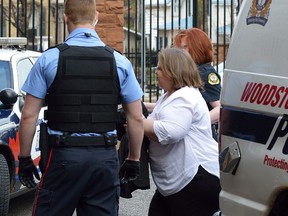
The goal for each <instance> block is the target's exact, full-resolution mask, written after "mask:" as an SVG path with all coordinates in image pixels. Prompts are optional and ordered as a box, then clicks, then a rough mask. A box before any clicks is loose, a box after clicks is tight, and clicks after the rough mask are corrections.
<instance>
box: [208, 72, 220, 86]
mask: <svg viewBox="0 0 288 216" xmlns="http://www.w3.org/2000/svg"><path fill="white" fill-rule="evenodd" d="M208 83H209V84H210V85H217V84H219V83H220V79H219V78H218V76H217V74H215V73H210V74H209V75H208Z"/></svg>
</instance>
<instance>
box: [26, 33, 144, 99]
mask: <svg viewBox="0 0 288 216" xmlns="http://www.w3.org/2000/svg"><path fill="white" fill-rule="evenodd" d="M85 34H86V35H85ZM65 43H67V44H68V45H71V46H87V47H88V46H90V47H92V46H105V44H104V43H103V42H102V41H101V40H100V38H99V36H98V35H97V33H96V32H95V31H94V30H93V29H87V28H78V29H75V30H74V31H72V32H71V33H70V35H69V36H68V38H67V39H66V41H65ZM114 57H115V60H116V66H117V72H118V77H119V82H120V88H121V91H120V95H121V100H122V103H123V104H128V103H131V102H133V101H136V100H138V99H141V97H142V96H143V91H142V89H141V87H140V85H139V83H138V81H137V79H136V77H135V73H134V70H133V67H132V65H131V62H130V61H129V60H128V59H127V58H126V57H125V56H123V55H121V54H120V53H118V52H116V51H115V52H114ZM58 58H59V50H58V48H51V49H48V50H47V51H45V52H44V53H43V54H42V55H41V56H40V57H39V59H38V60H37V61H36V63H35V64H34V66H33V68H32V69H31V71H30V73H29V75H28V77H27V79H26V81H25V83H24V85H23V87H22V90H23V91H25V92H27V93H29V94H31V95H33V96H35V97H37V98H41V99H44V98H45V96H46V93H47V89H48V88H49V87H50V85H51V84H52V82H53V80H54V78H55V76H56V72H57V67H58Z"/></svg>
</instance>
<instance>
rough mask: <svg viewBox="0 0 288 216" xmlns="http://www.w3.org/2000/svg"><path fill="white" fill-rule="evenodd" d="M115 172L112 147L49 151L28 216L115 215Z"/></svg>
mask: <svg viewBox="0 0 288 216" xmlns="http://www.w3.org/2000/svg"><path fill="white" fill-rule="evenodd" d="M118 171H119V162H118V156H117V151H116V149H115V147H109V148H105V147H65V148H53V149H52V150H51V152H50V161H49V163H48V165H47V168H46V172H45V173H44V174H43V176H42V179H41V181H40V185H39V189H38V190H37V191H36V197H35V202H34V208H33V214H32V215H33V216H60V215H61V216H71V215H72V214H73V212H74V210H75V209H76V210H77V216H90V215H91V216H92V215H93V216H94V215H95V216H96V215H97V216H116V215H118V203H119V192H120V189H119V177H118Z"/></svg>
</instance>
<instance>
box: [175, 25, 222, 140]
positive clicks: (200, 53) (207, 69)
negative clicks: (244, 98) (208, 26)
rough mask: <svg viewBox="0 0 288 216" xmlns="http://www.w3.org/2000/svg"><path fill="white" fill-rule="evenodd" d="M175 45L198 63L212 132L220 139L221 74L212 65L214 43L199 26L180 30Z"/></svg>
mask: <svg viewBox="0 0 288 216" xmlns="http://www.w3.org/2000/svg"><path fill="white" fill-rule="evenodd" d="M174 46H176V47H182V48H184V49H186V50H187V51H188V52H189V53H190V55H191V57H192V58H193V60H194V61H195V62H196V64H197V65H198V70H199V72H200V76H201V79H202V81H203V82H204V91H202V92H201V93H202V96H203V98H204V99H205V101H206V103H207V106H208V108H209V111H210V119H211V126H212V134H213V137H214V139H215V140H216V141H218V121H219V114H220V106H221V104H220V93H221V80H220V75H219V74H218V73H217V72H216V71H215V69H214V67H213V66H212V65H211V63H212V62H213V59H214V51H213V45H212V43H211V40H210V38H209V37H208V36H207V34H206V33H205V32H204V31H202V30H201V29H198V28H191V29H186V30H182V31H180V32H179V33H178V34H177V35H176V36H175V38H174Z"/></svg>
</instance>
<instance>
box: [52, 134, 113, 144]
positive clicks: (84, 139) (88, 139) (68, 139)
mask: <svg viewBox="0 0 288 216" xmlns="http://www.w3.org/2000/svg"><path fill="white" fill-rule="evenodd" d="M48 142H49V145H50V146H52V147H65V146H75V147H85V146H99V147H108V146H115V145H116V144H117V135H116V134H111V135H108V134H106V133H104V134H102V135H100V136H71V135H61V136H59V135H49V136H48Z"/></svg>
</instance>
